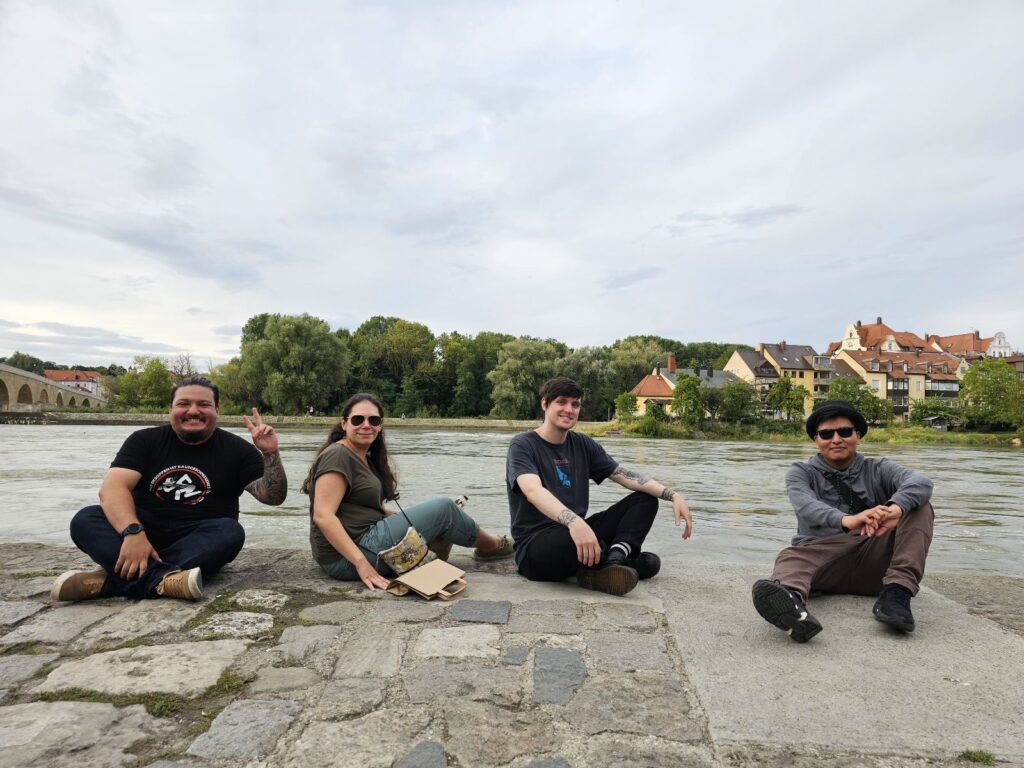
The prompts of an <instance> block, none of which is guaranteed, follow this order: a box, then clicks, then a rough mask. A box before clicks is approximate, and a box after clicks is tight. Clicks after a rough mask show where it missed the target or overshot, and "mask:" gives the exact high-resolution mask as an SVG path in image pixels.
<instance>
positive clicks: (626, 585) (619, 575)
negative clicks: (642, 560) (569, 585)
mask: <svg viewBox="0 0 1024 768" xmlns="http://www.w3.org/2000/svg"><path fill="white" fill-rule="evenodd" d="M639 580H640V577H639V576H638V575H637V572H636V569H634V568H630V567H629V566H628V565H620V564H618V563H612V564H610V565H602V566H600V567H598V568H584V569H581V570H579V571H577V572H576V581H577V582H578V583H579V585H580V586H581V587H583V588H584V589H593V590H597V591H598V592H607V593H608V594H609V595H624V594H626V593H627V592H630V591H632V589H633V588H634V587H635V586H636V585H637V582H638V581H639Z"/></svg>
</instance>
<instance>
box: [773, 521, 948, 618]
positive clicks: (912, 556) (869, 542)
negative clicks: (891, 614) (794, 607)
mask: <svg viewBox="0 0 1024 768" xmlns="http://www.w3.org/2000/svg"><path fill="white" fill-rule="evenodd" d="M934 522H935V512H934V510H932V505H931V504H925V505H924V506H922V507H920V508H919V509H914V510H911V511H909V512H906V513H904V514H903V517H901V518H900V521H899V523H898V524H897V525H896V528H895V530H892V531H889V533H887V534H885V535H884V536H879V537H874V536H861V535H860V534H859V533H856V532H851V533H837V534H836V535H834V536H826V537H825V538H822V539H815V540H814V541H807V542H804V543H803V544H797V545H796V546H792V547H787V548H786V549H784V550H782V551H781V552H780V553H779V556H778V557H777V558H775V568H774V570H773V571H772V578H773V579H775V580H776V581H778V582H779V583H780V584H784V585H785V586H787V587H789V588H790V589H792V590H794V591H796V592H798V593H799V594H800V597H802V598H803V599H804V600H805V601H806V600H807V598H808V596H809V595H810V594H811V593H812V592H828V593H833V594H844V595H877V594H878V593H879V592H881V591H882V585H883V584H899V585H900V586H903V587H906V588H907V589H909V590H910V592H911V594H914V595H916V594H917V590H918V588H919V585H920V583H921V577H922V576H923V575H924V561H925V558H926V557H927V556H928V547H929V546H930V545H931V543H932V527H933V525H934Z"/></svg>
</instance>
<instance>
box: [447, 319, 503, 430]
mask: <svg viewBox="0 0 1024 768" xmlns="http://www.w3.org/2000/svg"><path fill="white" fill-rule="evenodd" d="M513 338H514V337H513V336H509V335H508V334H506V333H492V332H490V331H482V332H480V333H478V334H477V335H476V336H475V337H474V338H473V339H472V340H471V341H469V342H467V344H466V351H465V354H464V355H463V356H462V358H461V359H460V360H459V362H458V364H457V365H456V373H455V397H454V399H453V401H452V414H451V415H453V416H485V415H487V414H488V413H490V412H491V409H492V408H493V407H494V401H493V399H492V397H491V393H492V391H493V390H494V384H493V383H492V381H491V379H490V378H489V377H488V375H487V374H489V373H490V372H491V371H493V370H494V368H495V367H496V366H497V365H498V352H499V351H500V350H501V347H502V345H504V344H505V342H507V341H512V340H513Z"/></svg>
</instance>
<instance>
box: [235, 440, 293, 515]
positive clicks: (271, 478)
mask: <svg viewBox="0 0 1024 768" xmlns="http://www.w3.org/2000/svg"><path fill="white" fill-rule="evenodd" d="M245 490H247V491H248V492H249V493H251V494H252V495H253V496H254V497H255V498H256V499H258V500H259V501H262V502H263V503H264V504H272V505H273V506H275V507H276V506H277V505H278V504H281V503H282V502H284V500H285V497H286V496H287V495H288V478H287V477H285V474H284V465H283V464H282V463H281V454H280V452H278V451H274V452H273V453H265V454H263V477H261V478H260V479H259V480H253V481H252V482H251V483H249V484H248V485H247V486H245Z"/></svg>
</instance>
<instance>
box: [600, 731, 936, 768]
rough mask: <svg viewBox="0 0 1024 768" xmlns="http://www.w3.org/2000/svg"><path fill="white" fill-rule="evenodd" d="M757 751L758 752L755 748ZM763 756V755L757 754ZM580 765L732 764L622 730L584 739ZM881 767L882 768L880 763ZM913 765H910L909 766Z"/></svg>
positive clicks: (756, 765) (702, 767) (757, 763)
mask: <svg viewBox="0 0 1024 768" xmlns="http://www.w3.org/2000/svg"><path fill="white" fill-rule="evenodd" d="M755 754H757V751H756V750H755ZM758 757H759V758H760V755H759V754H758ZM786 757H787V758H788V759H786V760H784V761H782V762H780V763H779V764H778V765H777V766H776V768H796V766H797V765H799V764H798V763H794V762H793V760H792V758H793V755H792V754H791V753H790V754H788V755H787V756H786ZM580 764H581V765H600V766H602V767H604V766H607V768H636V766H638V765H642V766H644V768H679V766H686V768H721V766H722V765H730V763H729V762H728V761H727V760H723V761H722V762H719V761H718V760H716V759H715V757H714V756H713V755H712V754H711V748H710V746H709V745H704V744H686V743H682V742H678V741H670V740H668V739H661V738H657V737H655V736H640V735H637V736H632V735H627V734H623V733H599V734H596V735H594V736H590V737H588V738H587V739H586V740H585V742H584V753H583V759H582V760H581V761H580ZM767 765H768V764H767V763H763V762H762V761H761V760H760V759H756V760H754V761H753V762H751V763H749V764H748V765H747V768H767ZM824 765H827V766H829V768H839V765H838V764H837V763H834V762H832V761H831V760H819V761H818V762H815V763H808V764H807V766H805V767H803V768H812V766H813V767H814V768H820V767H821V766H824ZM884 765H885V768H896V766H895V765H894V764H893V763H884ZM866 766H867V764H866V763H865V762H856V763H851V764H850V765H849V766H846V768H866ZM928 766H930V768H937V767H936V766H934V765H932V764H931V761H925V760H922V761H921V762H920V764H917V765H916V766H915V768H927V767H928ZM878 768H881V766H879V767H878ZM906 768H910V766H906Z"/></svg>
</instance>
